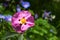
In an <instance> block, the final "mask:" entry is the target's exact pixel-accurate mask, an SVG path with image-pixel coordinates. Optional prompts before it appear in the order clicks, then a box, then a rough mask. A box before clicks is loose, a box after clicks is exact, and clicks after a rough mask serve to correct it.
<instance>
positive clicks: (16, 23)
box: [12, 10, 34, 33]
mask: <svg viewBox="0 0 60 40" xmlns="http://www.w3.org/2000/svg"><path fill="white" fill-rule="evenodd" d="M12 26H13V29H14V30H15V31H16V32H17V33H23V32H25V31H26V30H27V29H29V28H30V27H32V26H34V18H33V16H32V15H31V13H30V12H29V11H24V10H23V11H20V12H17V13H15V14H14V15H13V17H12Z"/></svg>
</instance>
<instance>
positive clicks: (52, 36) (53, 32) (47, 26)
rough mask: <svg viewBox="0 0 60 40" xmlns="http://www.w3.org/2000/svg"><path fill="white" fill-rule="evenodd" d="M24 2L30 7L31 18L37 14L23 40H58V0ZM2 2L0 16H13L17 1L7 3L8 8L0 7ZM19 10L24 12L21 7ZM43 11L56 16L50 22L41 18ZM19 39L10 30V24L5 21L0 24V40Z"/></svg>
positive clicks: (59, 1) (59, 32)
mask: <svg viewBox="0 0 60 40" xmlns="http://www.w3.org/2000/svg"><path fill="white" fill-rule="evenodd" d="M25 1H28V2H30V5H31V6H30V7H29V8H28V10H30V12H31V13H32V15H33V16H34V15H35V13H37V14H38V19H35V26H34V27H33V28H30V29H28V30H27V31H26V32H25V33H24V40H60V0H25ZM4 2H6V0H0V14H3V15H8V14H9V15H13V14H14V13H15V12H16V5H17V4H18V2H19V0H10V1H8V5H9V6H8V7H5V6H3V5H2V4H3V3H4ZM20 6H21V4H20ZM21 9H22V10H24V8H23V7H22V6H21ZM45 9H46V10H49V11H51V14H52V15H55V16H56V18H55V19H54V20H53V21H52V22H51V21H48V20H45V19H43V18H42V14H43V10H45ZM0 20H1V19H0ZM2 20H3V19H2ZM19 38H20V34H18V33H16V32H15V31H14V30H13V29H12V26H11V24H10V22H6V21H5V20H3V21H2V22H0V40H19Z"/></svg>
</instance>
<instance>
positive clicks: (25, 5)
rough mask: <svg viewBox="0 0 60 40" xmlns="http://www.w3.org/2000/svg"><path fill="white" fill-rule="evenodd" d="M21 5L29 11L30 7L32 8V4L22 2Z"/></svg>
mask: <svg viewBox="0 0 60 40" xmlns="http://www.w3.org/2000/svg"><path fill="white" fill-rule="evenodd" d="M21 5H22V6H23V7H24V8H25V9H27V8H28V7H30V3H29V2H24V1H23V2H21Z"/></svg>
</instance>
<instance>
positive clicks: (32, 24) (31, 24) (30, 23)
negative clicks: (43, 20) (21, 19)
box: [26, 22, 35, 27]
mask: <svg viewBox="0 0 60 40" xmlns="http://www.w3.org/2000/svg"><path fill="white" fill-rule="evenodd" d="M26 24H28V25H29V26H31V27H32V26H34V25H35V24H34V23H32V22H26Z"/></svg>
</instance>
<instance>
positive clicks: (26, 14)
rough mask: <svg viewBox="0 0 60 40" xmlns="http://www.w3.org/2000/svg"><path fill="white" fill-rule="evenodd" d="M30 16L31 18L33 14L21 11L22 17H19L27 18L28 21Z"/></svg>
mask: <svg viewBox="0 0 60 40" xmlns="http://www.w3.org/2000/svg"><path fill="white" fill-rule="evenodd" d="M30 16H31V13H30V12H28V11H21V12H20V15H19V17H20V19H21V18H23V17H25V18H26V19H27V18H29V17H30Z"/></svg>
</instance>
